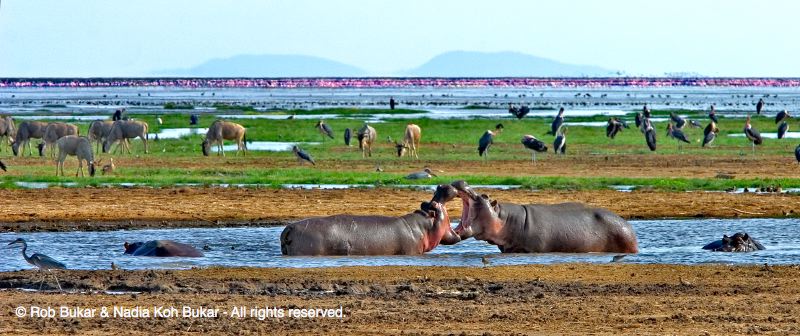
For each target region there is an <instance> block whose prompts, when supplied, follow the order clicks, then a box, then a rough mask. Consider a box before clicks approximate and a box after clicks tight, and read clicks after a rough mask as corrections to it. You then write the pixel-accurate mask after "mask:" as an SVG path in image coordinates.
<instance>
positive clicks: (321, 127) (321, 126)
mask: <svg viewBox="0 0 800 336" xmlns="http://www.w3.org/2000/svg"><path fill="white" fill-rule="evenodd" d="M315 127H316V128H317V130H318V131H319V134H321V135H322V141H325V136H326V135H327V136H328V137H329V138H331V139H333V130H332V129H331V127H330V126H328V124H326V123H325V121H324V120H322V119H320V120H319V121H318V122H317V125H316V126H315Z"/></svg>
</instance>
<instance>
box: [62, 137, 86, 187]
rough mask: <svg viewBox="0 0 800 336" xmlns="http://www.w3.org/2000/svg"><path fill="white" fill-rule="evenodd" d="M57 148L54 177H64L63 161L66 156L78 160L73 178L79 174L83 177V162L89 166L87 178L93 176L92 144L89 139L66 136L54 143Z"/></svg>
mask: <svg viewBox="0 0 800 336" xmlns="http://www.w3.org/2000/svg"><path fill="white" fill-rule="evenodd" d="M56 146H57V147H58V160H57V161H58V162H57V163H56V176H59V174H60V175H64V160H66V159H67V155H74V156H76V157H77V158H78V171H77V172H76V173H75V176H78V173H80V175H81V177H83V176H84V175H83V161H84V160H85V161H86V165H87V166H89V176H94V154H93V153H92V144H91V143H90V142H89V139H88V138H86V137H82V136H77V135H67V136H65V137H62V138H61V139H58V141H56Z"/></svg>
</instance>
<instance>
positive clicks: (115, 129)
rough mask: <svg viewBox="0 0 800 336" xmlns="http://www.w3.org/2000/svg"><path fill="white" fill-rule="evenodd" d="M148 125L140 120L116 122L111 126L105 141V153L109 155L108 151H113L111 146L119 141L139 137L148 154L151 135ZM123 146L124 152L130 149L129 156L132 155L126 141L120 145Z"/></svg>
mask: <svg viewBox="0 0 800 336" xmlns="http://www.w3.org/2000/svg"><path fill="white" fill-rule="evenodd" d="M148 128H149V127H148V125H147V123H146V122H144V121H138V120H118V121H115V122H114V124H113V125H112V126H111V130H109V131H108V135H107V136H106V139H105V141H103V153H108V150H109V149H111V145H113V144H114V143H115V142H117V141H122V140H125V139H133V138H136V137H139V138H141V139H142V141H143V142H144V153H145V154H147V153H148V151H147V140H148V138H149V135H148V134H147V129H148ZM120 145H121V146H123V151H124V149H125V148H127V149H128V154H130V153H131V148H130V146H127V145H126V142H125V141H122V143H121V144H120Z"/></svg>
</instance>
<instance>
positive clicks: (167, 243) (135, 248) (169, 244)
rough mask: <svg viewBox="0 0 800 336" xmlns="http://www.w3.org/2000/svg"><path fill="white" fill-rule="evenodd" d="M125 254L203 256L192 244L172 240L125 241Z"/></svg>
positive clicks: (139, 255)
mask: <svg viewBox="0 0 800 336" xmlns="http://www.w3.org/2000/svg"><path fill="white" fill-rule="evenodd" d="M125 254H130V255H133V256H137V257H192V258H195V257H203V256H204V255H203V252H200V251H199V250H198V249H196V248H194V246H191V245H186V244H182V243H178V242H176V241H172V240H150V241H147V242H135V243H128V242H125Z"/></svg>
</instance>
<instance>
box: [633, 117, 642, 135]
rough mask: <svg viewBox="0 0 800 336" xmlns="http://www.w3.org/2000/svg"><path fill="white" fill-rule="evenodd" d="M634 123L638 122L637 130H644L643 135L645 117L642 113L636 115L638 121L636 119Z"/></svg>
mask: <svg viewBox="0 0 800 336" xmlns="http://www.w3.org/2000/svg"><path fill="white" fill-rule="evenodd" d="M634 121H635V122H636V128H638V129H640V130H642V133H644V128H642V124H643V123H644V116H643V115H642V113H641V112H637V113H636V119H634Z"/></svg>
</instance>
